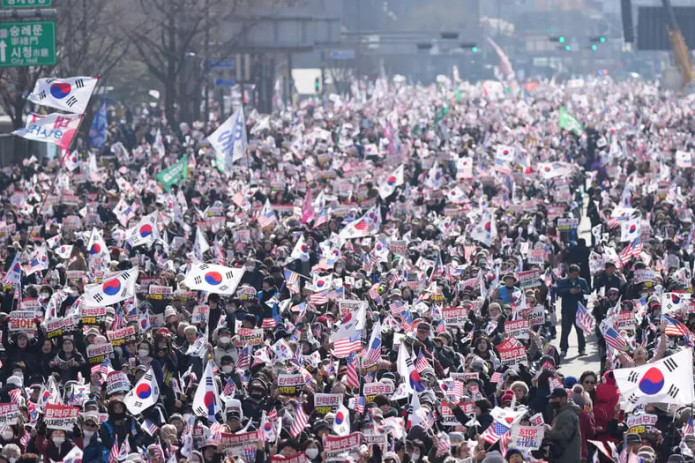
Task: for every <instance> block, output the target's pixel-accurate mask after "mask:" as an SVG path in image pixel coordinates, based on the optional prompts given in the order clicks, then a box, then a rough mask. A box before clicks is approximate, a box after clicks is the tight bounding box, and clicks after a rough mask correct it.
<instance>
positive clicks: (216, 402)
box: [193, 362, 224, 423]
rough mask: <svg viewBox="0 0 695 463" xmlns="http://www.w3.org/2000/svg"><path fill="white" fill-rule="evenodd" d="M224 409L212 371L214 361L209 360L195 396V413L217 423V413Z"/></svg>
mask: <svg viewBox="0 0 695 463" xmlns="http://www.w3.org/2000/svg"><path fill="white" fill-rule="evenodd" d="M223 410H224V408H222V401H221V400H220V393H219V391H218V390H217V382H216V381H215V376H214V375H213V372H212V362H208V363H207V366H206V367H205V372H204V373H203V377H202V378H201V379H200V383H199V384H198V389H196V391H195V396H194V397H193V413H195V415H197V416H204V417H206V418H207V419H208V420H210V422H211V423H216V422H217V419H216V418H215V414H217V413H218V412H222V411H223Z"/></svg>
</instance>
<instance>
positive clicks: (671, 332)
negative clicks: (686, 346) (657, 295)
mask: <svg viewBox="0 0 695 463" xmlns="http://www.w3.org/2000/svg"><path fill="white" fill-rule="evenodd" d="M661 319H662V320H663V321H665V322H666V329H665V330H664V334H666V335H667V336H689V335H691V333H690V330H689V329H688V328H687V327H686V326H685V325H684V324H683V323H682V322H680V321H678V320H676V319H675V318H673V317H669V316H668V315H666V314H664V315H662V316H661Z"/></svg>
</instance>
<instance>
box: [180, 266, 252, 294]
mask: <svg viewBox="0 0 695 463" xmlns="http://www.w3.org/2000/svg"><path fill="white" fill-rule="evenodd" d="M243 276H244V269H243V268H231V267H225V266H223V265H213V264H202V263H194V264H192V265H191V269H190V270H189V271H188V273H187V274H186V277H185V278H184V280H183V283H184V284H185V285H186V287H188V288H190V289H193V290H198V291H207V292H209V293H216V294H222V295H229V294H234V291H236V288H237V286H238V285H239V282H240V281H241V278H242V277H243Z"/></svg>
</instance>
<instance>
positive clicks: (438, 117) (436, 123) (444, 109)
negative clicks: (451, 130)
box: [434, 105, 449, 129]
mask: <svg viewBox="0 0 695 463" xmlns="http://www.w3.org/2000/svg"><path fill="white" fill-rule="evenodd" d="M447 114H449V105H444V106H442V108H441V109H440V110H439V111H437V114H435V115H434V128H435V129H436V128H437V127H439V123H440V122H441V121H442V119H444V118H445V117H446V115H447Z"/></svg>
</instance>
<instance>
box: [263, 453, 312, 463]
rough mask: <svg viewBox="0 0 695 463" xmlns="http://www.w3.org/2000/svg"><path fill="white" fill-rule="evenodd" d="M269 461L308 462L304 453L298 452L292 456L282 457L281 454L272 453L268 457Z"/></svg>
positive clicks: (272, 462) (279, 462)
mask: <svg viewBox="0 0 695 463" xmlns="http://www.w3.org/2000/svg"><path fill="white" fill-rule="evenodd" d="M270 463H309V459H308V458H307V457H306V453H304V452H302V453H298V454H297V455H295V456H292V457H283V456H282V455H273V456H272V457H270Z"/></svg>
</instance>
